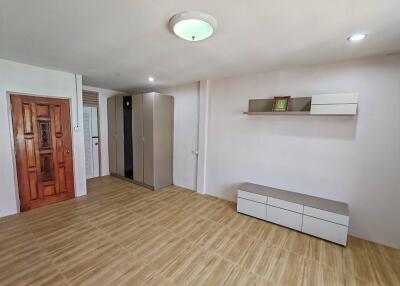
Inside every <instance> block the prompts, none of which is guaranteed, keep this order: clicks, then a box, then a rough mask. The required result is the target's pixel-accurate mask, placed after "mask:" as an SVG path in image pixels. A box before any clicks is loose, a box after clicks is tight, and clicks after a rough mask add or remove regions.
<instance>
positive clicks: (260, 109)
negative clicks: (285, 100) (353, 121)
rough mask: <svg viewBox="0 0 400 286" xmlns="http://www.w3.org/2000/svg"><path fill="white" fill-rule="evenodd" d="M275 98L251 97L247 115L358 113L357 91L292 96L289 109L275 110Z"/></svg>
mask: <svg viewBox="0 0 400 286" xmlns="http://www.w3.org/2000/svg"><path fill="white" fill-rule="evenodd" d="M273 103H274V99H273V98H268V99H250V100H249V107H248V111H247V112H243V113H244V114H247V115H285V116H286V115H296V116H303V115H356V114H357V107H358V94H357V93H335V94H318V95H313V96H309V97H292V98H291V99H290V104H289V109H288V111H285V112H273V111H272V106H273Z"/></svg>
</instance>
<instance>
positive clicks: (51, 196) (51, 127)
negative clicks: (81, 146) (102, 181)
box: [11, 94, 75, 211]
mask: <svg viewBox="0 0 400 286" xmlns="http://www.w3.org/2000/svg"><path fill="white" fill-rule="evenodd" d="M11 105H12V119H13V131H14V144H15V156H16V165H17V174H18V189H19V197H20V204H21V211H25V210H29V209H31V208H37V207H41V206H44V205H48V204H51V203H55V202H59V201H63V200H67V199H69V198H73V197H74V196H75V193H74V175H73V161H72V139H71V122H70V121H71V120H70V109H69V101H68V100H66V99H51V98H44V97H33V96H22V95H15V94H12V95H11Z"/></svg>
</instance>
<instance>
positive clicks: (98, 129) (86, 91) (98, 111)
mask: <svg viewBox="0 0 400 286" xmlns="http://www.w3.org/2000/svg"><path fill="white" fill-rule="evenodd" d="M83 93H92V94H96V95H97V106H96V108H97V134H98V135H99V177H102V176H104V175H103V172H102V160H101V150H102V149H103V146H102V144H101V128H100V107H99V105H100V94H99V92H97V91H92V90H86V89H82V98H83ZM84 106H91V107H94V106H93V105H85V104H84V103H83V101H82V114H83V107H84ZM82 128H83V126H82ZM83 132H84V131H83ZM92 179H93V178H92ZM89 180H90V179H89Z"/></svg>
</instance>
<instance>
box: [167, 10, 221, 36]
mask: <svg viewBox="0 0 400 286" xmlns="http://www.w3.org/2000/svg"><path fill="white" fill-rule="evenodd" d="M169 28H170V30H171V32H172V33H174V34H175V35H176V36H178V37H179V38H181V39H184V40H186V41H189V42H198V41H202V40H205V39H207V38H209V37H210V36H211V35H212V34H214V33H215V31H216V29H217V20H215V18H214V17H212V16H210V15H208V14H205V13H202V12H197V11H187V12H182V13H179V14H176V15H175V16H173V17H172V18H171V19H170V20H169Z"/></svg>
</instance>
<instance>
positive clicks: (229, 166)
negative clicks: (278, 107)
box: [207, 55, 400, 248]
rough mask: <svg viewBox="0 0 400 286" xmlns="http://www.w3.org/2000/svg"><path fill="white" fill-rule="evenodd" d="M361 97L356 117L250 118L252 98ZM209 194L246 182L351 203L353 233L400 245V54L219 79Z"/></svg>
mask: <svg viewBox="0 0 400 286" xmlns="http://www.w3.org/2000/svg"><path fill="white" fill-rule="evenodd" d="M334 92H358V93H359V114H358V116H356V117H332V116H329V117H317V116H316V117H306V116H287V117H285V116H274V117H272V116H265V117H263V116H258V117H256V116H254V117H252V116H247V115H243V114H242V112H243V111H245V110H246V109H247V104H248V99H251V98H270V97H273V96H279V95H290V96H294V97H295V96H310V95H312V94H318V93H334ZM209 108H210V109H209V127H208V128H209V133H208V153H207V193H208V194H210V195H214V196H218V197H222V198H226V199H228V200H235V196H236V189H237V186H238V185H239V184H240V183H242V182H245V181H249V182H253V183H258V184H263V185H267V186H272V187H277V188H283V189H286V190H291V191H296V192H300V193H305V194H310V195H316V196H321V197H324V198H329V199H333V200H339V201H344V202H347V203H348V204H349V207H350V233H351V234H352V235H355V236H359V237H362V238H365V239H368V240H372V241H376V242H380V243H383V244H387V245H391V246H394V247H397V248H400V227H399V218H400V179H399V178H400V176H399V175H400V174H399V170H400V155H399V152H400V139H399V138H400V128H399V123H400V55H395V56H387V57H375V58H369V59H363V60H354V61H349V62H343V63H338V64H331V65H323V66H312V67H306V68H300V69H291V70H286V71H279V72H270V73H264V74H254V75H248V76H244V77H235V78H229V79H223V80H215V81H212V82H211V85H210V106H209Z"/></svg>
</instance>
